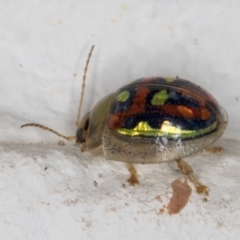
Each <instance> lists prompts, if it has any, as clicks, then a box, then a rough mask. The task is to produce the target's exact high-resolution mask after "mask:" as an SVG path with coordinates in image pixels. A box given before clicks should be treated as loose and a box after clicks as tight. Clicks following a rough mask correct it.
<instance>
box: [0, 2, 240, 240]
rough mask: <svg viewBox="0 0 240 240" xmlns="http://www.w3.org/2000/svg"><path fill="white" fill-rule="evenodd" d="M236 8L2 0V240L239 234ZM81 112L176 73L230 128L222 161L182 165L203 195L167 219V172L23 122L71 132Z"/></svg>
mask: <svg viewBox="0 0 240 240" xmlns="http://www.w3.org/2000/svg"><path fill="white" fill-rule="evenodd" d="M239 8H240V2H239V1H227V0H225V1H219V0H218V1H187V0H185V1H141V0H140V1H139V0H138V1H129V2H123V1H114V2H113V1H73V0H69V1H64V2H62V1H56V0H50V1H37V0H34V1H26V0H23V1H15V2H14V1H2V2H1V3H0V19H1V25H0V58H1V66H0V97H1V101H0V111H1V112H0V129H1V134H0V142H1V144H0V214H1V218H0V236H1V239H10V240H11V239H20V240H22V239H24V240H25V239H31V240H32V239H69V240H75V239H133V238H135V239H160V238H161V239H173V238H178V239H238V238H239V234H240V230H239V229H240V207H239V201H240V200H239V197H240V196H239V195H240V189H239V181H240V174H239V172H240V161H239V160H240V158H239V155H240V147H239V146H240V137H239V130H240V127H239V117H240V107H239V99H240V80H239V76H240V72H239V71H240V68H239V65H240V51H239V50H240V49H239V38H240V29H239V28H238V23H239V22H240V15H239ZM92 44H95V46H96V48H95V50H94V53H93V57H92V59H91V64H90V68H89V71H88V79H87V88H86V92H85V96H86V97H85V102H84V108H83V112H86V111H88V110H89V109H90V108H91V107H92V106H94V104H95V103H96V102H97V101H98V100H99V99H100V98H101V97H103V96H104V95H106V94H108V93H110V92H112V91H114V90H116V89H117V88H118V87H120V86H122V85H123V84H126V83H128V82H129V81H131V80H134V79H137V78H139V77H143V76H145V77H146V76H180V77H182V78H185V79H189V80H192V81H194V82H196V83H197V84H199V85H201V86H203V87H204V88H206V89H207V90H208V91H210V92H211V93H212V94H213V95H214V96H215V97H216V98H217V99H218V100H219V102H220V103H221V105H222V106H223V107H225V108H226V110H227V112H228V114H229V126H228V128H227V130H226V132H225V134H224V135H223V137H222V138H221V140H219V141H218V142H217V143H216V145H220V146H222V147H223V148H224V151H223V152H222V153H220V154H211V153H208V152H200V153H199V154H196V155H194V156H190V157H188V158H187V159H186V161H187V162H189V163H191V166H192V167H193V168H194V170H195V172H196V175H197V178H198V179H199V180H200V181H201V182H203V183H204V184H206V185H207V186H208V187H209V189H210V194H209V196H207V197H204V196H202V195H199V194H197V193H196V191H195V189H194V187H193V185H192V183H191V182H189V181H188V184H189V186H190V187H191V188H192V193H191V195H190V197H189V201H188V203H187V204H186V206H185V207H184V208H183V209H182V210H181V211H180V212H179V213H178V214H172V215H171V214H169V211H168V210H167V206H168V204H169V202H170V199H171V198H172V196H173V189H172V186H171V184H172V182H174V181H175V180H176V179H180V178H183V175H182V174H181V173H180V172H179V171H176V166H175V165H174V164H171V163H170V164H168V163H165V164H160V165H139V166H137V169H138V173H139V180H140V184H139V185H138V186H136V187H131V186H129V185H128V183H127V179H128V177H129V173H128V171H127V168H126V166H125V164H123V163H119V162H114V161H107V160H105V158H104V156H103V155H102V153H101V149H97V150H95V151H93V152H89V153H81V152H80V151H79V147H78V146H75V144H71V143H65V144H66V145H65V146H59V145H58V141H59V140H61V139H59V138H58V137H56V136H54V135H52V134H50V133H47V132H43V131H41V130H38V129H32V128H28V129H27V128H26V129H20V127H19V126H20V125H22V124H24V123H27V122H37V123H42V124H44V125H47V126H49V127H52V128H54V129H56V130H58V131H59V132H61V133H63V134H66V135H73V134H74V133H75V130H76V129H75V125H74V122H75V120H76V114H77V107H78V101H79V95H80V91H81V79H82V74H83V69H84V65H85V62H86V58H87V54H88V52H89V49H90V47H91V45H92Z"/></svg>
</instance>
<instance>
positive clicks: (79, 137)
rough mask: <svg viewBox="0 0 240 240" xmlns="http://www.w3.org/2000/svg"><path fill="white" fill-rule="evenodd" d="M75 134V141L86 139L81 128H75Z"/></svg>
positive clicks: (82, 141) (81, 141)
mask: <svg viewBox="0 0 240 240" xmlns="http://www.w3.org/2000/svg"><path fill="white" fill-rule="evenodd" d="M76 135H77V142H79V143H84V142H86V139H85V137H84V130H83V129H82V128H79V129H78V130H77V134H76Z"/></svg>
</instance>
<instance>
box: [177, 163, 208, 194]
mask: <svg viewBox="0 0 240 240" xmlns="http://www.w3.org/2000/svg"><path fill="white" fill-rule="evenodd" d="M176 162H177V165H178V168H179V169H180V171H181V172H182V173H183V174H185V175H187V176H188V177H189V178H190V180H191V181H192V182H193V184H194V185H195V188H196V189H197V192H198V193H204V194H206V195H207V194H208V187H207V186H204V185H202V184H201V183H200V182H198V181H197V180H196V178H195V176H194V172H193V169H192V167H191V166H190V165H189V164H187V163H186V162H185V161H184V160H183V159H179V160H176Z"/></svg>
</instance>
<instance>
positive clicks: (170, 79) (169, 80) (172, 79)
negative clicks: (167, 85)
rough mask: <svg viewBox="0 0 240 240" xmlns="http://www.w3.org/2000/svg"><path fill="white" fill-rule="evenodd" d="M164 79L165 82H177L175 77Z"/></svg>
mask: <svg viewBox="0 0 240 240" xmlns="http://www.w3.org/2000/svg"><path fill="white" fill-rule="evenodd" d="M164 79H165V80H166V82H174V81H175V80H177V78H175V77H164Z"/></svg>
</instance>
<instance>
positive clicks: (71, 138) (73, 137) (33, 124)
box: [21, 123, 76, 141]
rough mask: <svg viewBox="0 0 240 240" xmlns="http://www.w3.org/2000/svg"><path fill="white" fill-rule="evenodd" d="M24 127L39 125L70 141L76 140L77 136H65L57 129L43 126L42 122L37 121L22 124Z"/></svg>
mask: <svg viewBox="0 0 240 240" xmlns="http://www.w3.org/2000/svg"><path fill="white" fill-rule="evenodd" d="M23 127H38V128H41V129H43V130H46V131H49V132H51V133H53V134H55V135H57V136H59V137H62V138H64V139H66V140H68V141H71V140H75V139H76V137H75V136H69V137H67V136H64V135H62V134H60V133H58V132H57V131H54V130H53V129H51V128H48V127H45V126H43V125H41V124H37V123H27V124H23V125H22V126H21V128H23Z"/></svg>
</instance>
